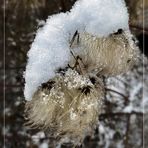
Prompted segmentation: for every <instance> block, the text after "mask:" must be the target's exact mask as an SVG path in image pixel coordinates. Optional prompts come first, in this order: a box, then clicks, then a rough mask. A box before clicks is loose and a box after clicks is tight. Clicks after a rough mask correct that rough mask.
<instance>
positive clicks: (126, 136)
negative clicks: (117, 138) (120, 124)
mask: <svg viewBox="0 0 148 148" xmlns="http://www.w3.org/2000/svg"><path fill="white" fill-rule="evenodd" d="M130 117H131V114H128V115H127V124H126V132H125V138H124V144H125V148H129V144H128V143H129V130H130Z"/></svg>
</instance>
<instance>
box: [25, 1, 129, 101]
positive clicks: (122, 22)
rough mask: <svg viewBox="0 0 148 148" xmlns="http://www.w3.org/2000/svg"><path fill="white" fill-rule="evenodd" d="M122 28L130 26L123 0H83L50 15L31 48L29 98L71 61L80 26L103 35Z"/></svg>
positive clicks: (27, 69) (27, 95) (27, 80)
mask: <svg viewBox="0 0 148 148" xmlns="http://www.w3.org/2000/svg"><path fill="white" fill-rule="evenodd" d="M120 28H122V29H123V30H128V13H127V9H126V6H125V3H124V1H123V0H110V1H108V0H89V1H87V0H80V1H78V2H76V4H75V5H74V6H73V8H72V10H71V11H70V12H67V13H60V14H57V15H53V16H50V17H49V18H48V19H47V21H46V24H45V25H44V27H43V28H40V29H39V30H38V32H37V35H36V38H35V40H34V42H33V44H32V46H31V49H30V51H29V52H28V64H27V67H26V72H25V75H24V77H25V81H26V84H25V91H24V94H25V98H26V99H27V100H31V97H32V95H33V94H34V92H35V91H36V90H37V88H38V87H39V86H41V84H42V83H44V82H47V81H48V80H49V79H50V78H53V77H54V76H55V72H56V70H57V69H58V68H60V67H65V66H66V65H67V64H68V62H69V60H70V58H71V54H70V47H69V44H70V40H71V39H72V37H73V34H74V33H75V32H76V30H78V32H87V33H89V34H91V35H94V36H96V37H102V36H108V35H110V34H111V33H114V32H117V30H118V29H120Z"/></svg>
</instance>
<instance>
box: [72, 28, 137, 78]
mask: <svg viewBox="0 0 148 148" xmlns="http://www.w3.org/2000/svg"><path fill="white" fill-rule="evenodd" d="M75 45H76V46H75ZM75 47H76V48H75ZM78 48H79V49H78ZM72 50H73V51H74V52H75V54H76V55H79V56H80V57H81V59H82V61H83V63H82V62H80V63H79V64H80V67H81V69H83V71H85V72H86V73H90V72H93V73H96V74H97V73H99V74H101V75H105V76H111V75H118V74H121V73H124V72H126V71H128V70H129V69H130V68H131V67H132V66H133V64H134V63H135V61H136V59H137V55H138V47H137V46H136V43H135V41H134V40H133V36H132V35H131V33H130V32H129V31H123V30H122V29H119V30H118V31H117V32H116V33H114V34H111V35H110V36H108V37H102V38H98V37H96V36H93V35H90V34H88V33H80V34H79V43H78V44H77V43H76V41H75V42H74V45H73V46H72ZM73 62H74V60H72V62H71V63H73ZM78 71H79V69H78Z"/></svg>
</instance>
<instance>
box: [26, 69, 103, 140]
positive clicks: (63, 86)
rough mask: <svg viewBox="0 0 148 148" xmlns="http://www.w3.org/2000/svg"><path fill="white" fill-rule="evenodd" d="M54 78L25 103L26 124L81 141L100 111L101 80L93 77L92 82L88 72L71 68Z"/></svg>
mask: <svg viewBox="0 0 148 148" xmlns="http://www.w3.org/2000/svg"><path fill="white" fill-rule="evenodd" d="M93 79H96V78H93ZM52 81H53V82H54V83H52V87H47V88H46V87H43V88H40V89H39V90H38V91H37V92H36V93H35V94H34V96H33V98H32V100H31V101H28V102H27V103H26V116H27V118H28V123H27V124H28V125H29V126H30V127H35V128H36V127H37V128H41V129H44V130H45V131H50V133H52V134H53V136H55V137H59V138H60V137H62V138H65V137H68V138H69V139H71V140H75V142H81V141H82V140H83V138H84V136H85V133H87V134H88V132H92V128H94V127H95V125H96V123H97V122H98V115H99V114H100V113H101V108H102V97H103V87H102V84H101V81H99V80H98V79H96V80H93V83H94V84H93V83H92V82H91V80H90V78H89V76H82V75H79V74H78V73H77V72H76V71H74V70H71V69H68V70H67V71H66V73H65V74H64V75H63V74H59V75H58V76H56V77H55V78H54V79H53V80H52Z"/></svg>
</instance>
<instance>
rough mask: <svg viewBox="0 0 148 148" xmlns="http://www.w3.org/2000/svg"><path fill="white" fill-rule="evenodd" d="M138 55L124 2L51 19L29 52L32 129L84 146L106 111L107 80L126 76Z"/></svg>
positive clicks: (93, 0)
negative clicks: (103, 109) (83, 142)
mask: <svg viewBox="0 0 148 148" xmlns="http://www.w3.org/2000/svg"><path fill="white" fill-rule="evenodd" d="M137 54H138V48H137V46H136V43H135V39H134V37H133V35H132V34H131V32H130V30H129V27H128V13H127V8H126V6H125V3H124V1H123V0H89V1H87V0H79V1H77V2H76V4H75V5H74V6H73V8H72V9H71V11H70V12H67V13H60V14H57V15H53V16H51V17H49V18H48V19H47V21H46V24H45V25H44V27H43V28H40V29H39V30H38V32H37V35H36V38H35V40H34V42H33V43H32V46H31V49H30V51H29V52H28V64H27V67H26V71H25V74H24V77H25V81H26V83H25V90H24V95H25V98H26V100H27V103H26V118H27V120H28V122H27V124H28V125H29V126H30V127H32V128H41V129H44V130H45V131H47V132H48V133H50V134H51V135H53V136H54V137H58V138H60V139H64V138H68V139H70V140H71V141H75V143H79V142H82V140H83V138H84V136H85V134H86V133H87V134H88V133H91V132H92V131H93V130H92V129H93V128H94V127H95V126H96V124H97V121H98V115H99V114H100V113H101V111H102V102H103V97H104V84H103V78H104V77H110V76H115V75H118V74H121V73H125V72H127V71H128V70H129V69H130V68H131V67H132V66H133V65H134V63H135V62H136V60H137Z"/></svg>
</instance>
